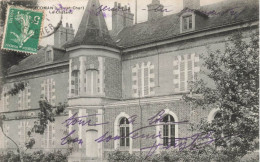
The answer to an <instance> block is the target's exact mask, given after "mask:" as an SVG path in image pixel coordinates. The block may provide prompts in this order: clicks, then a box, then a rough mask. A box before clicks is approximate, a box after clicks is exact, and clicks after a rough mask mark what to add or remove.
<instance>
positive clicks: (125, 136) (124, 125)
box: [119, 117, 129, 147]
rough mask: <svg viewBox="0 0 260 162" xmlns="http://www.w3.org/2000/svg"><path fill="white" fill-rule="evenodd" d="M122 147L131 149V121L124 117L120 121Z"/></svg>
mask: <svg viewBox="0 0 260 162" xmlns="http://www.w3.org/2000/svg"><path fill="white" fill-rule="evenodd" d="M119 127H120V137H121V138H120V147H129V121H128V119H127V118H125V117H123V118H122V119H121V120H120V125H119Z"/></svg>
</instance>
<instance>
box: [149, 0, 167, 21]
mask: <svg viewBox="0 0 260 162" xmlns="http://www.w3.org/2000/svg"><path fill="white" fill-rule="evenodd" d="M147 7H148V21H150V20H155V19H158V18H161V17H163V11H162V10H163V7H164V6H163V5H162V4H160V0H152V3H151V4H149V5H147Z"/></svg>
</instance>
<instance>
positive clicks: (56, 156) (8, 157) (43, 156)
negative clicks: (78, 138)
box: [0, 151, 68, 162]
mask: <svg viewBox="0 0 260 162" xmlns="http://www.w3.org/2000/svg"><path fill="white" fill-rule="evenodd" d="M67 157H68V154H67V153H62V152H61V151H54V152H48V153H44V152H43V151H36V152H33V153H26V154H24V155H23V161H24V162H32V161H33V162H36V161H37V162H46V161H51V162H67V161H68V159H67ZM17 161H19V155H17V154H15V153H13V152H12V151H10V152H7V153H6V154H0V162H17Z"/></svg>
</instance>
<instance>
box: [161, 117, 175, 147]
mask: <svg viewBox="0 0 260 162" xmlns="http://www.w3.org/2000/svg"><path fill="white" fill-rule="evenodd" d="M165 118H167V119H166V120H167V121H166V122H165V121H164V120H165ZM171 119H173V120H171ZM173 122H175V121H174V117H173V116H172V115H170V114H166V115H165V116H164V117H163V123H165V124H164V125H163V146H168V145H169V143H170V146H174V144H175V124H172V123H173ZM172 129H173V130H174V131H173V132H172ZM166 130H167V131H166ZM166 139H167V140H166ZM165 140H166V141H165ZM172 140H173V142H172Z"/></svg>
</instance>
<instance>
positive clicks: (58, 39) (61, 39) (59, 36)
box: [54, 23, 75, 48]
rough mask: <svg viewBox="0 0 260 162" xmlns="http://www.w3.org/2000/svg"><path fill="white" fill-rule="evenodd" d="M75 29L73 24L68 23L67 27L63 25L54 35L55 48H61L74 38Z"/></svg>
mask: <svg viewBox="0 0 260 162" xmlns="http://www.w3.org/2000/svg"><path fill="white" fill-rule="evenodd" d="M74 31H75V30H74V29H73V28H72V24H70V26H69V23H66V27H63V25H62V24H61V25H60V27H59V29H58V30H57V31H56V32H55V33H54V46H55V47H59V48H61V47H62V46H63V45H64V44H65V43H67V42H68V41H70V40H72V39H73V38H74Z"/></svg>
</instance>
